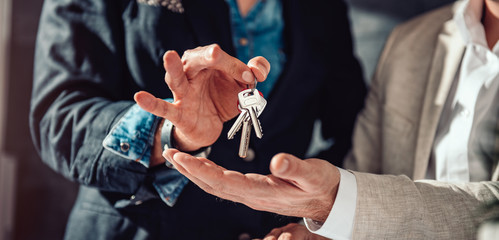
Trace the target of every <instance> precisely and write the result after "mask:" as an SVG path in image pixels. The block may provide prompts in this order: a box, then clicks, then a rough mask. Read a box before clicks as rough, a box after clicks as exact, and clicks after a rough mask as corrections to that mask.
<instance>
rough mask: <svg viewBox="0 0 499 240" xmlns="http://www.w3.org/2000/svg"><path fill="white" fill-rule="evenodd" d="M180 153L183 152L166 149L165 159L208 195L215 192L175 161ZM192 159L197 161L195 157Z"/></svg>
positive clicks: (164, 152)
mask: <svg viewBox="0 0 499 240" xmlns="http://www.w3.org/2000/svg"><path fill="white" fill-rule="evenodd" d="M179 153H181V152H179V151H178V150H177V149H173V148H170V149H165V151H163V157H164V158H165V159H166V160H167V161H169V162H170V163H171V164H173V166H174V167H175V169H177V171H179V172H180V173H181V174H182V175H184V176H185V177H187V178H188V179H189V180H191V181H192V182H193V183H194V184H196V185H197V186H199V187H200V188H201V189H203V190H204V191H206V192H208V193H210V192H213V189H212V188H211V187H210V186H209V185H208V184H206V183H204V182H203V181H202V180H199V179H198V178H196V177H195V176H193V175H192V174H190V173H189V171H187V170H186V169H185V168H184V167H183V166H182V165H181V164H179V163H178V162H177V161H175V155H177V154H179ZM186 155H188V154H186ZM188 156H190V155H188ZM190 157H192V158H194V159H196V158H195V157H193V156H190Z"/></svg>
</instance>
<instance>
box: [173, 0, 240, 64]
mask: <svg viewBox="0 0 499 240" xmlns="http://www.w3.org/2000/svg"><path fill="white" fill-rule="evenodd" d="M182 4H183V5H184V8H185V14H186V17H187V20H188V21H189V22H190V24H191V26H192V30H193V32H194V34H195V36H196V41H197V45H199V46H205V45H209V44H213V43H217V44H219V45H220V47H222V49H223V50H224V51H226V52H227V53H229V54H231V55H232V56H234V55H235V51H234V47H233V44H232V37H231V35H232V31H231V25H230V15H229V7H228V5H227V3H226V2H225V0H183V1H182Z"/></svg>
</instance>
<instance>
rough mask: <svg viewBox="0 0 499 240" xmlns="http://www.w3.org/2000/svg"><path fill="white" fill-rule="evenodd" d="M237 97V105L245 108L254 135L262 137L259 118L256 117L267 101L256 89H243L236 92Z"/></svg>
mask: <svg viewBox="0 0 499 240" xmlns="http://www.w3.org/2000/svg"><path fill="white" fill-rule="evenodd" d="M238 98H239V106H240V107H241V109H245V110H247V112H248V113H249V116H250V119H251V122H252V125H253V128H254V129H255V134H256V136H257V137H258V138H262V136H263V131H262V125H261V124H260V120H258V117H259V116H260V114H261V113H262V112H263V109H264V108H265V106H266V105H267V101H266V100H265V99H264V98H263V97H262V96H261V95H260V92H259V91H258V90H256V89H246V90H243V91H241V92H240V93H239V94H238Z"/></svg>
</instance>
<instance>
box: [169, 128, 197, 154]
mask: <svg viewBox="0 0 499 240" xmlns="http://www.w3.org/2000/svg"><path fill="white" fill-rule="evenodd" d="M169 147H173V148H176V149H177V150H180V151H182V152H195V151H197V150H199V149H201V148H203V146H201V145H199V144H196V143H194V142H192V141H189V139H187V138H186V137H185V135H184V134H182V132H180V131H178V129H176V128H175V126H172V129H171V145H169Z"/></svg>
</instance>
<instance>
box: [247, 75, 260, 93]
mask: <svg viewBox="0 0 499 240" xmlns="http://www.w3.org/2000/svg"><path fill="white" fill-rule="evenodd" d="M257 83H258V81H256V78H255V84H254V85H253V87H251V93H254V92H255V89H256V84H257ZM246 87H247V88H250V86H249V84H246Z"/></svg>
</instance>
